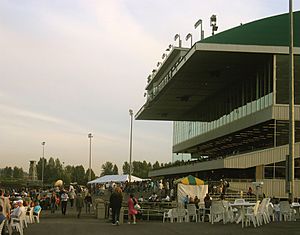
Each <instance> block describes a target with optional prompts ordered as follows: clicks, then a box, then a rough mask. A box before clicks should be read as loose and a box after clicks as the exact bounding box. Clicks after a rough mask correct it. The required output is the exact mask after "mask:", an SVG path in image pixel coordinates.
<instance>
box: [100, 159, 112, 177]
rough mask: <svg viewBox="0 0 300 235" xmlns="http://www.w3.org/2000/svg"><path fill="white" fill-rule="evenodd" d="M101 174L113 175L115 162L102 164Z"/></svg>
mask: <svg viewBox="0 0 300 235" xmlns="http://www.w3.org/2000/svg"><path fill="white" fill-rule="evenodd" d="M101 169H102V170H101V174H100V176H104V175H113V174H114V172H113V164H112V163H111V162H105V163H104V164H102V166H101Z"/></svg>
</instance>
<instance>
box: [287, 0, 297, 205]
mask: <svg viewBox="0 0 300 235" xmlns="http://www.w3.org/2000/svg"><path fill="white" fill-rule="evenodd" d="M289 20H290V22H289V23H290V45H289V54H290V56H289V57H290V58H289V160H288V159H287V160H288V162H289V164H288V177H286V178H287V179H288V180H287V182H286V183H288V185H287V186H288V187H287V188H288V190H287V191H288V192H289V198H290V199H291V200H292V202H294V187H295V185H294V184H295V181H294V176H295V168H294V167H295V162H294V159H295V110H294V109H295V106H294V104H295V90H294V89H295V88H294V83H295V79H294V18H293V0H289Z"/></svg>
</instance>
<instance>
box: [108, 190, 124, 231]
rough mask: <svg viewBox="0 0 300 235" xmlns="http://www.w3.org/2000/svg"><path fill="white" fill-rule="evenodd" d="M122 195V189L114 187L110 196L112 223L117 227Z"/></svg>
mask: <svg viewBox="0 0 300 235" xmlns="http://www.w3.org/2000/svg"><path fill="white" fill-rule="evenodd" d="M122 201H123V195H122V189H121V188H120V187H116V188H115V190H114V192H113V193H112V194H111V195H110V199H109V202H110V207H111V210H112V223H113V225H119V217H120V210H121V207H122Z"/></svg>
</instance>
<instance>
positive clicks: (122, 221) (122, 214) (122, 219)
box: [119, 207, 124, 224]
mask: <svg viewBox="0 0 300 235" xmlns="http://www.w3.org/2000/svg"><path fill="white" fill-rule="evenodd" d="M119 220H120V221H119V222H120V224H123V223H124V207H121V210H120V218H119Z"/></svg>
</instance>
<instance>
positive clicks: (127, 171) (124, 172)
mask: <svg viewBox="0 0 300 235" xmlns="http://www.w3.org/2000/svg"><path fill="white" fill-rule="evenodd" d="M122 169H123V174H124V175H128V174H129V169H130V167H129V163H128V162H127V161H126V162H124V164H123V166H122Z"/></svg>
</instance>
